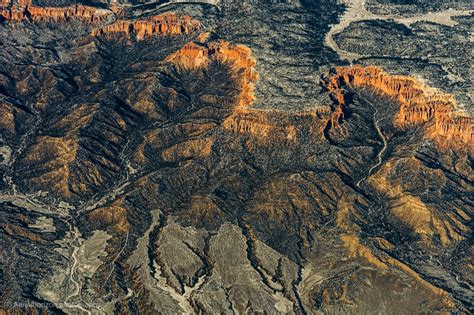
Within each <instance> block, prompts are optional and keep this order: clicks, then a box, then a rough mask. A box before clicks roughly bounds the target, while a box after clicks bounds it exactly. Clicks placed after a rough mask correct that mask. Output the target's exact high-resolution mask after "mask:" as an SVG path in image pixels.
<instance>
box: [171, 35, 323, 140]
mask: <svg viewBox="0 0 474 315" xmlns="http://www.w3.org/2000/svg"><path fill="white" fill-rule="evenodd" d="M200 37H201V36H200ZM202 37H204V38H205V37H207V36H206V34H202ZM251 54H252V51H251V50H250V48H248V47H246V46H243V45H234V44H232V43H229V42H227V41H223V40H219V41H216V42H212V43H201V42H200V43H194V42H191V43H188V44H186V45H185V46H184V47H183V48H182V49H180V50H178V51H177V52H175V53H173V54H171V55H170V56H168V58H167V59H166V61H167V62H171V63H174V64H176V65H178V66H180V67H181V68H183V69H185V70H192V69H199V68H202V67H206V66H208V65H209V63H210V62H211V61H213V60H215V61H219V62H223V63H227V64H229V65H230V66H231V70H232V72H233V75H234V76H235V78H236V79H238V80H239V81H240V86H241V92H240V95H239V97H238V101H237V104H236V107H235V110H234V112H233V114H232V115H230V116H229V117H228V118H227V119H226V120H225V121H224V122H223V127H224V128H225V129H227V130H229V131H231V132H233V133H237V134H251V135H254V136H257V137H256V139H257V140H263V141H265V142H267V143H271V141H269V140H277V141H280V142H281V141H284V142H287V143H296V141H297V139H298V138H299V133H302V132H311V133H314V134H318V135H321V134H322V130H323V128H324V125H325V121H326V119H327V115H326V114H328V113H329V112H328V108H323V107H321V109H320V110H314V111H308V112H302V113H292V114H290V113H287V112H282V111H281V112H278V111H267V110H258V109H254V108H252V107H250V106H251V105H252V104H253V102H254V101H255V95H254V84H255V83H256V81H257V80H258V73H257V71H256V70H255V65H256V61H255V59H254V58H253V57H252V55H251ZM325 116H326V117H325ZM304 126H306V127H308V126H309V127H308V128H306V127H304Z"/></svg>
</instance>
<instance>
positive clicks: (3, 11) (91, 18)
mask: <svg viewBox="0 0 474 315" xmlns="http://www.w3.org/2000/svg"><path fill="white" fill-rule="evenodd" d="M0 16H1V17H3V19H5V20H7V21H15V22H20V21H23V20H25V19H28V18H29V19H31V20H33V21H55V22H58V21H64V20H66V19H69V18H77V19H81V20H84V21H86V22H90V23H98V22H101V21H104V20H106V19H107V18H108V17H109V16H110V12H109V11H108V10H104V9H97V8H93V7H89V6H84V5H72V6H67V7H39V6H35V5H32V4H31V0H20V1H19V2H18V3H15V2H14V1H13V0H10V1H8V0H4V1H3V2H2V6H1V7H0Z"/></svg>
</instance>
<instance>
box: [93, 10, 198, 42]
mask: <svg viewBox="0 0 474 315" xmlns="http://www.w3.org/2000/svg"><path fill="white" fill-rule="evenodd" d="M200 28H201V23H200V22H199V21H197V20H194V19H191V17H189V16H178V15H176V14H174V13H167V14H163V15H156V16H152V17H151V18H150V19H149V20H137V21H128V20H118V21H116V22H114V23H112V24H109V25H106V26H104V27H102V28H98V29H95V30H93V31H92V35H93V36H100V35H106V34H111V33H123V34H124V35H126V36H129V35H130V34H131V33H134V34H135V35H136V38H137V39H138V40H142V39H144V38H145V37H146V36H152V35H165V34H167V35H180V34H190V33H192V32H194V31H196V30H198V29H200Z"/></svg>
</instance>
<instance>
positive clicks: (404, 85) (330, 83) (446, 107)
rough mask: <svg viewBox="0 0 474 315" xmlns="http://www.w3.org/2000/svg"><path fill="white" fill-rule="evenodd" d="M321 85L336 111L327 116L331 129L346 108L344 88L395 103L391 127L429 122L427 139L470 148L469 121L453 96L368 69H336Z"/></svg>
mask: <svg viewBox="0 0 474 315" xmlns="http://www.w3.org/2000/svg"><path fill="white" fill-rule="evenodd" d="M323 84H324V85H325V86H326V87H327V89H328V90H329V91H330V92H331V93H333V95H334V98H335V101H336V104H337V106H336V108H335V109H334V110H333V112H332V114H331V126H332V127H338V125H339V122H340V121H341V119H343V118H344V117H343V116H344V108H345V107H346V106H347V105H348V104H347V102H348V91H347V88H348V87H349V88H355V89H360V88H368V89H371V90H372V91H374V92H376V93H377V94H380V95H385V96H388V97H391V98H394V99H396V100H397V102H398V103H399V106H400V108H399V112H398V114H397V115H396V118H395V125H396V126H398V127H405V126H410V125H417V124H421V123H426V122H430V125H429V127H428V128H427V135H428V136H429V137H431V138H434V139H438V140H441V142H442V143H444V144H446V143H448V142H454V143H458V142H461V143H463V144H466V145H468V147H469V148H470V149H473V148H474V125H473V119H472V117H470V116H468V115H466V114H464V113H463V112H461V111H460V110H459V109H458V105H457V104H456V100H455V98H454V96H452V95H449V94H446V93H442V92H440V91H438V90H436V89H434V88H431V87H428V86H426V85H424V84H423V83H421V82H419V81H417V80H416V79H415V78H412V77H408V76H399V75H390V74H388V73H386V72H384V71H383V70H382V69H380V68H377V67H373V66H368V67H362V66H354V67H336V68H335V69H334V72H333V73H331V74H329V73H327V74H326V77H325V78H324V79H323Z"/></svg>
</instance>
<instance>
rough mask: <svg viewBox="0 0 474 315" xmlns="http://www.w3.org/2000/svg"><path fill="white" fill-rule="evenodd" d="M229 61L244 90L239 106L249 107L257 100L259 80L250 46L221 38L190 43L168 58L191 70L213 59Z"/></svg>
mask: <svg viewBox="0 0 474 315" xmlns="http://www.w3.org/2000/svg"><path fill="white" fill-rule="evenodd" d="M213 60H215V61H219V62H223V63H227V64H229V65H230V66H231V67H232V70H233V72H234V73H236V75H238V76H239V77H240V84H241V87H242V92H241V94H240V97H239V104H238V107H239V108H242V107H247V106H249V105H250V104H252V103H253V101H254V100H255V96H254V94H253V92H254V84H255V82H256V81H257V80H258V74H257V72H256V70H255V64H256V62H255V59H254V58H253V57H252V51H251V50H250V48H248V47H246V46H244V45H234V44H232V43H230V42H227V41H223V40H219V41H217V42H212V43H209V44H207V43H188V44H186V45H185V46H184V47H183V48H181V49H180V50H178V51H177V52H175V53H173V54H171V55H170V56H168V58H167V59H166V61H167V62H171V63H174V64H176V65H178V66H180V67H182V68H183V69H187V70H191V69H197V68H200V67H206V66H208V65H209V63H210V62H211V61H213Z"/></svg>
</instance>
